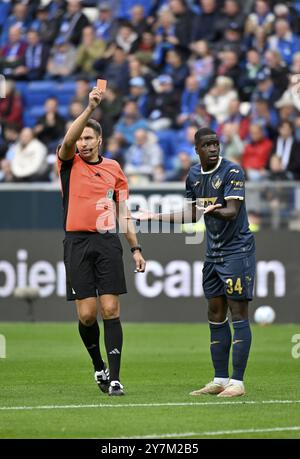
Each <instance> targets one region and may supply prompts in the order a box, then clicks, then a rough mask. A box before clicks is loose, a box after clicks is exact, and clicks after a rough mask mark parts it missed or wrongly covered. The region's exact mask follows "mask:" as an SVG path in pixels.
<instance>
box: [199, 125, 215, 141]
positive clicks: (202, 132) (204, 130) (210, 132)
mask: <svg viewBox="0 0 300 459" xmlns="http://www.w3.org/2000/svg"><path fill="white" fill-rule="evenodd" d="M205 135H217V134H216V132H215V131H213V130H212V129H210V128H207V127H203V128H200V129H198V131H197V132H196V134H195V144H198V143H200V140H201V138H202V137H204V136H205Z"/></svg>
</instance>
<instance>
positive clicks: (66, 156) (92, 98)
mask: <svg viewBox="0 0 300 459" xmlns="http://www.w3.org/2000/svg"><path fill="white" fill-rule="evenodd" d="M102 95H103V92H102V91H99V89H97V88H96V87H94V88H93V89H92V91H91V92H90V94H89V103H88V106H87V107H86V108H85V110H84V111H83V112H82V113H81V114H80V115H79V116H78V118H76V120H75V121H73V123H72V124H71V126H70V128H69V129H68V131H67V133H66V135H65V137H64V140H63V143H62V145H61V147H60V150H59V158H60V159H62V160H63V161H68V160H70V159H72V158H73V157H74V155H75V151H76V142H77V140H78V139H79V137H80V136H81V134H82V131H83V129H84V128H85V125H86V123H87V121H88V120H89V118H90V117H91V115H92V113H93V111H94V110H95V108H96V107H97V106H98V105H99V104H100V102H101V99H102Z"/></svg>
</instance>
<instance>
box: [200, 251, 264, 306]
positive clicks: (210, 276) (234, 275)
mask: <svg viewBox="0 0 300 459" xmlns="http://www.w3.org/2000/svg"><path fill="white" fill-rule="evenodd" d="M255 267H256V262H255V253H251V254H249V255H246V256H243V257H242V258H239V259H236V260H228V259H227V260H226V259H225V260H224V261H223V262H220V263H215V262H209V261H206V262H205V263H204V266H203V290H204V294H205V297H206V298H207V299H209V298H215V297H217V296H222V295H225V296H227V298H230V299H232V300H235V301H241V300H249V301H250V300H252V298H253V288H254V278H255Z"/></svg>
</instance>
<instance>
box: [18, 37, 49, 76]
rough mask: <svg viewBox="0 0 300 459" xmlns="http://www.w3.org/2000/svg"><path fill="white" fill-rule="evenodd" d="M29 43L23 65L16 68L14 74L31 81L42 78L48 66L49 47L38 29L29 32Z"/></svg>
mask: <svg viewBox="0 0 300 459" xmlns="http://www.w3.org/2000/svg"><path fill="white" fill-rule="evenodd" d="M27 44H28V46H27V48H26V51H25V55H24V57H23V60H22V62H21V65H20V66H18V67H17V68H16V69H15V71H14V76H15V78H18V79H25V80H29V81H32V80H41V79H42V78H43V77H44V74H45V71H46V68H47V61H48V57H49V52H50V50H49V47H48V45H46V44H45V43H43V42H42V41H41V38H40V35H39V33H38V32H37V31H36V30H29V31H28V32H27Z"/></svg>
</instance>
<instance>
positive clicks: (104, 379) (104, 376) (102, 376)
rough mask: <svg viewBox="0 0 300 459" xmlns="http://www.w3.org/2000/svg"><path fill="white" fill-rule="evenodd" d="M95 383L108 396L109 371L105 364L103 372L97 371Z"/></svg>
mask: <svg viewBox="0 0 300 459" xmlns="http://www.w3.org/2000/svg"><path fill="white" fill-rule="evenodd" d="M95 381H96V383H97V385H98V387H99V389H100V390H101V392H104V393H106V394H107V392H108V388H109V370H108V368H106V365H105V364H104V368H103V370H101V371H95Z"/></svg>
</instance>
